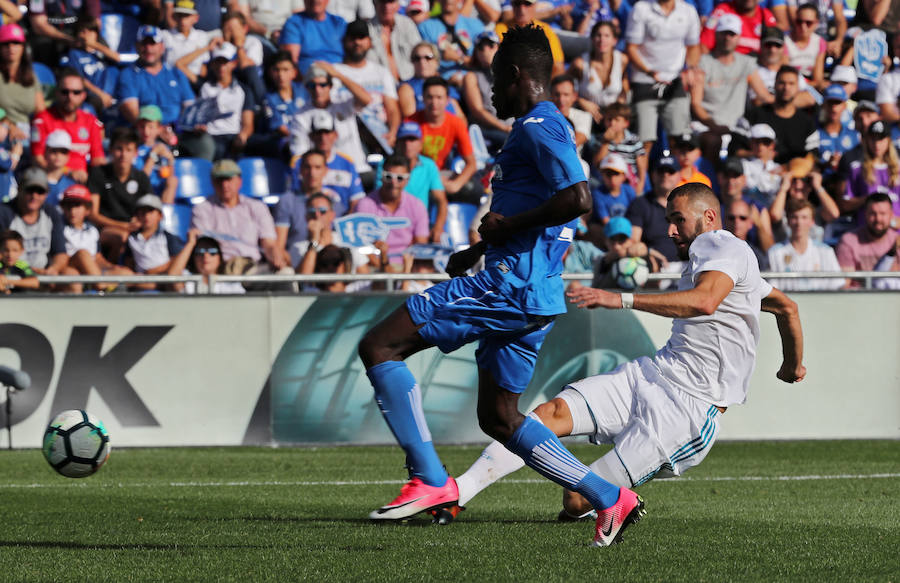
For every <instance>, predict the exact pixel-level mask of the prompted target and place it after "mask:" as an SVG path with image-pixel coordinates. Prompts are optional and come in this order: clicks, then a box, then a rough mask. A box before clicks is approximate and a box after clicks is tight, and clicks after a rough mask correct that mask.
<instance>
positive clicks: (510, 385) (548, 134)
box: [359, 26, 643, 537]
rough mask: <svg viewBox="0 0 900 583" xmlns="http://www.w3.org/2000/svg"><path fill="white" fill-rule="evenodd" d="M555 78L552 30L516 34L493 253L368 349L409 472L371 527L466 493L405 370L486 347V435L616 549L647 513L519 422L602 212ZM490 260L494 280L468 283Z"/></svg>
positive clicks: (481, 249)
mask: <svg viewBox="0 0 900 583" xmlns="http://www.w3.org/2000/svg"><path fill="white" fill-rule="evenodd" d="M552 67H553V57H552V54H551V51H550V44H549V42H548V41H547V38H546V37H545V36H544V33H543V32H542V31H541V29H540V28H537V27H534V26H528V27H523V28H514V29H512V30H510V31H509V32H508V33H507V34H506V35H505V37H504V39H503V43H502V44H501V45H500V49H499V50H498V52H497V54H496V56H495V57H494V61H493V64H492V69H493V73H494V96H493V103H494V106H495V107H496V109H497V112H498V113H497V115H498V117H501V118H506V117H510V116H513V117H516V118H517V120H516V122H515V123H514V124H513V127H512V131H511V133H510V135H509V138H508V139H507V141H506V144H505V145H504V147H503V150H502V151H501V153H500V154H499V156H498V157H497V167H496V169H495V170H496V171H495V175H494V179H493V183H492V185H493V193H494V194H493V201H492V204H491V211H490V212H489V213H488V214H487V215H486V216H485V217H484V219H482V223H481V227H480V228H479V232H480V233H481V236H482V242H481V243H479V244H477V245H473V246H472V247H470V248H469V249H466V250H464V251H460V252H458V253H456V254H454V255H453V256H451V258H450V261H449V263H448V265H447V271H448V273H450V275H452V276H454V278H453V279H451V280H449V281H446V282H442V283H440V284H438V285H435V286H433V287H431V288H429V289H428V290H426V291H424V292H422V293H420V294H418V295H415V296H412V297H410V298H409V299H408V300H407V301H406V303H405V304H404V305H403V306H401V307H400V308H398V309H397V310H396V311H395V312H394V313H392V314H391V315H390V316H388V317H387V318H385V319H384V320H383V321H382V322H380V323H379V324H377V325H376V326H375V327H374V328H373V329H372V330H370V331H369V332H368V333H367V334H366V335H365V337H364V338H363V339H362V341H361V342H360V345H359V354H360V357H361V358H362V360H363V363H364V364H365V366H366V373H367V374H368V376H369V379H370V380H371V381H372V385H373V386H374V388H375V399H376V401H377V402H378V406H379V408H380V409H381V412H382V414H383V416H384V418H385V420H386V421H387V423H388V426H389V427H390V428H391V431H392V432H393V434H394V436H395V437H396V438H397V441H398V442H399V444H400V446H401V447H402V448H403V450H404V451H405V452H406V456H407V465H408V466H409V468H410V472H411V480H410V481H409V482H408V483H407V484H406V485H405V486H404V487H403V489H402V490H401V492H400V495H399V496H397V498H395V499H394V500H393V501H391V502H390V503H388V504H387V505H385V506H383V507H381V508H379V509H378V510H375V511H374V512H372V513H371V514H370V518H372V519H375V520H399V519H404V518H408V517H410V516H412V515H414V514H417V513H419V512H423V511H436V510H439V509H442V508H448V507H452V506H454V505H455V504H456V502H457V500H458V497H459V492H458V489H457V486H456V482H455V481H454V480H453V478H451V477H450V476H448V475H447V472H446V471H445V469H444V467H443V465H442V464H441V460H440V459H439V458H438V456H437V453H436V452H435V450H434V445H433V443H432V440H431V434H430V433H429V431H428V426H427V424H426V422H425V415H424V411H423V409H422V397H421V390H420V388H419V386H418V384H417V383H416V380H415V378H414V377H413V376H412V374H411V373H410V371H409V369H408V368H407V367H406V364H405V363H404V362H403V359H405V358H407V357H408V356H410V355H412V354H415V353H416V352H418V351H420V350H423V349H425V348H429V347H431V346H437V347H438V348H440V349H441V350H442V351H443V352H451V351H453V350H456V349H457V348H459V347H461V346H463V345H464V344H467V343H469V342H472V341H474V340H478V341H479V345H478V350H477V351H476V362H477V364H478V372H479V380H478V421H479V425H480V426H481V428H482V430H483V431H484V432H485V433H487V434H488V435H490V436H491V437H493V438H494V439H496V440H498V441H499V442H500V443H503V444H504V445H505V446H506V447H507V448H508V449H509V450H511V451H513V452H514V453H516V454H517V455H519V456H520V457H522V458H523V459H524V460H525V463H526V464H528V465H529V466H530V467H532V468H533V469H535V470H536V471H537V472H538V473H540V474H541V475H543V476H544V477H546V478H548V479H550V480H553V481H554V482H556V483H557V484H560V485H563V486H565V487H566V488H569V489H571V490H573V491H575V492H578V493H579V494H581V495H582V496H584V498H585V499H587V500H588V501H589V502H590V503H591V505H592V506H593V507H594V508H596V509H597V511H598V514H599V515H600V517H602V518H603V520H604V522H603V525H604V528H607V527H608V528H609V529H612V530H614V532H613V531H612V530H611V531H610V532H611V535H610V536H611V537H614V536H616V534H617V533H618V532H619V531H620V530H621V529H622V528H624V526H627V524H629V523H630V522H632V521H633V520H635V519H636V518H637V517H638V516H639V514H640V513H641V512H642V506H643V503H642V502H641V501H640V499H639V498H638V497H637V495H635V494H634V493H633V492H631V491H630V490H627V489H625V488H620V487H618V486H614V485H612V484H610V483H609V482H606V481H605V480H603V479H601V478H600V477H599V476H597V475H596V474H594V473H593V472H591V471H590V469H589V468H588V467H587V466H585V465H584V464H582V463H581V462H580V461H578V460H577V459H576V458H575V457H574V456H572V454H571V453H569V452H568V450H566V449H565V447H563V445H562V444H561V443H560V441H559V439H558V438H557V437H556V435H555V434H554V433H553V432H552V431H551V430H550V429H548V428H547V427H545V426H544V425H543V424H542V423H541V421H540V419H539V418H538V417H536V416H529V417H525V416H523V415H522V414H521V413H520V412H519V409H518V400H519V395H520V394H521V393H522V391H524V390H525V387H526V386H527V385H528V382H529V381H530V380H531V376H532V373H533V370H534V364H535V361H536V359H537V354H538V351H539V350H540V347H541V344H542V342H543V340H544V338H545V337H546V335H547V333H548V332H549V331H550V328H551V327H552V325H553V320H554V318H555V316H556V315H557V314H561V313H563V312H565V311H566V306H565V297H564V295H563V282H562V278H561V277H560V274H561V272H562V256H563V254H564V252H565V250H566V249H567V248H568V246H569V244H570V243H571V241H572V236H573V235H574V233H575V227H576V220H577V219H578V217H580V216H581V215H583V214H585V213H586V212H588V211H590V209H591V194H590V190H589V188H588V184H587V181H586V179H585V175H584V172H583V170H582V166H581V162H580V161H579V159H578V155H577V154H576V151H575V140H574V133H573V131H572V128H571V125H570V124H569V122H568V121H567V120H566V119H565V118H564V117H563V116H562V114H561V113H560V112H559V110H558V109H557V108H556V106H555V105H553V104H552V103H551V102H550V100H549V98H550V96H549V94H548V91H547V88H548V87H549V85H550V74H551V69H552ZM482 255H484V256H485V269H484V270H483V271H481V272H479V273H477V274H476V275H474V276H472V277H459V276H463V275H465V272H466V270H467V269H469V268H470V267H472V266H473V265H474V264H475V263H476V262H477V261H478V259H480V257H481V256H482ZM598 525H600V518H598ZM598 528H599V527H598Z"/></svg>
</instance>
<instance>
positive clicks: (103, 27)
mask: <svg viewBox="0 0 900 583" xmlns="http://www.w3.org/2000/svg"><path fill="white" fill-rule="evenodd" d="M140 26H141V23H140V21H139V20H138V19H137V18H135V17H134V16H130V15H128V14H116V13H104V14H103V15H101V16H100V34H101V35H102V36H103V39H104V40H105V41H106V44H107V45H109V48H111V49H112V50H114V51H116V52H117V53H119V54H120V55H122V62H131V61H134V60H136V59H137V44H136V39H137V29H138V27H140Z"/></svg>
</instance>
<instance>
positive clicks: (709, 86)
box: [690, 14, 775, 134]
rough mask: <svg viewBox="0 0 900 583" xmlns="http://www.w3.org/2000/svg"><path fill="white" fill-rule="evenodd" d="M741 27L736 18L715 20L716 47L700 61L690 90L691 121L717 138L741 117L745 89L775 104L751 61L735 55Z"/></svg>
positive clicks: (732, 127)
mask: <svg viewBox="0 0 900 583" xmlns="http://www.w3.org/2000/svg"><path fill="white" fill-rule="evenodd" d="M742 25H743V23H742V21H741V18H740V17H739V16H738V15H737V14H723V15H722V17H721V18H719V23H718V24H717V25H716V44H715V46H714V47H713V50H712V52H710V53H708V54H706V55H703V56H702V57H700V69H699V71H698V74H697V77H696V78H695V81H696V82H695V83H694V84H693V85H692V86H691V88H690V89H691V107H692V110H693V114H694V118H695V119H696V120H697V121H699V122H700V123H702V124H703V125H705V126H706V127H707V128H709V130H710V131H713V132H716V133H717V134H724V133H727V132H730V131H731V130H732V129H734V127H735V124H736V123H737V121H738V120H739V119H740V118H742V117H743V116H744V109H745V107H746V104H747V87H748V86H749V87H751V88H752V89H753V91H754V92H756V95H757V96H758V98H759V100H760V102H762V103H772V102H773V101H774V100H775V98H774V97H773V96H772V94H771V93H769V92H768V90H767V89H766V86H765V84H764V83H763V82H762V79H760V77H759V73H757V66H756V62H755V61H754V59H753V58H752V57H749V56H747V55H742V54H740V53H737V52H735V49H736V48H737V44H738V38H739V36H740V34H741V27H742Z"/></svg>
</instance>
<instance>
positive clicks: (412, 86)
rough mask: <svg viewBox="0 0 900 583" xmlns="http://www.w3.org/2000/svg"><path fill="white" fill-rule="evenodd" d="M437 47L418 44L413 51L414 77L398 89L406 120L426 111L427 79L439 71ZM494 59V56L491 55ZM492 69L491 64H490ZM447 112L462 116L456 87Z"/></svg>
mask: <svg viewBox="0 0 900 583" xmlns="http://www.w3.org/2000/svg"><path fill="white" fill-rule="evenodd" d="M495 52H496V51H495ZM437 55H438V50H437V47H436V46H434V45H433V44H431V43H430V42H427V41H422V42H420V43H418V44H417V45H416V46H414V47H413V49H412V57H411V59H412V66H413V74H412V76H411V77H410V78H409V79H407V80H406V81H404V82H403V83H401V84H400V86H399V87H397V98H398V100H399V101H400V113H401V114H402V115H403V117H404V118H407V117H410V116H411V115H412V114H414V113H416V112H417V111H422V110H423V109H425V98H424V96H423V94H422V91H423V89H424V88H425V79H428V78H429V77H434V76H435V75H437V71H438V57H437ZM491 56H492V57H493V55H491ZM487 66H488V68H490V63H488V65H487ZM490 96H491V93H490V83H488V86H487V99H488V102H490ZM446 109H447V112H448V113H452V114H454V115H462V108H461V107H460V106H459V91H457V90H456V87H453V86H451V87H450V88H449V99H448V100H447V107H446Z"/></svg>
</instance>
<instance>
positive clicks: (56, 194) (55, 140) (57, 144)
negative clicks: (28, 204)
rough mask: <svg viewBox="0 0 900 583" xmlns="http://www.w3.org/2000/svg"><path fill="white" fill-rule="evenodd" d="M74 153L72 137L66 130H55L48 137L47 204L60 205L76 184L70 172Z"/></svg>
mask: <svg viewBox="0 0 900 583" xmlns="http://www.w3.org/2000/svg"><path fill="white" fill-rule="evenodd" d="M71 151H72V137H71V136H70V135H69V132H67V131H65V130H55V131H53V132H51V133H50V135H49V136H47V142H46V144H45V149H44V160H45V161H46V163H47V169H46V172H47V185H48V186H49V187H50V191H49V192H48V193H47V204H50V205H58V204H59V202H60V200H61V199H62V194H63V192H65V190H66V189H67V188H69V187H70V186H72V185H73V184H75V179H74V178H72V176H71V174H70V171H69V153H70V152H71Z"/></svg>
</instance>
